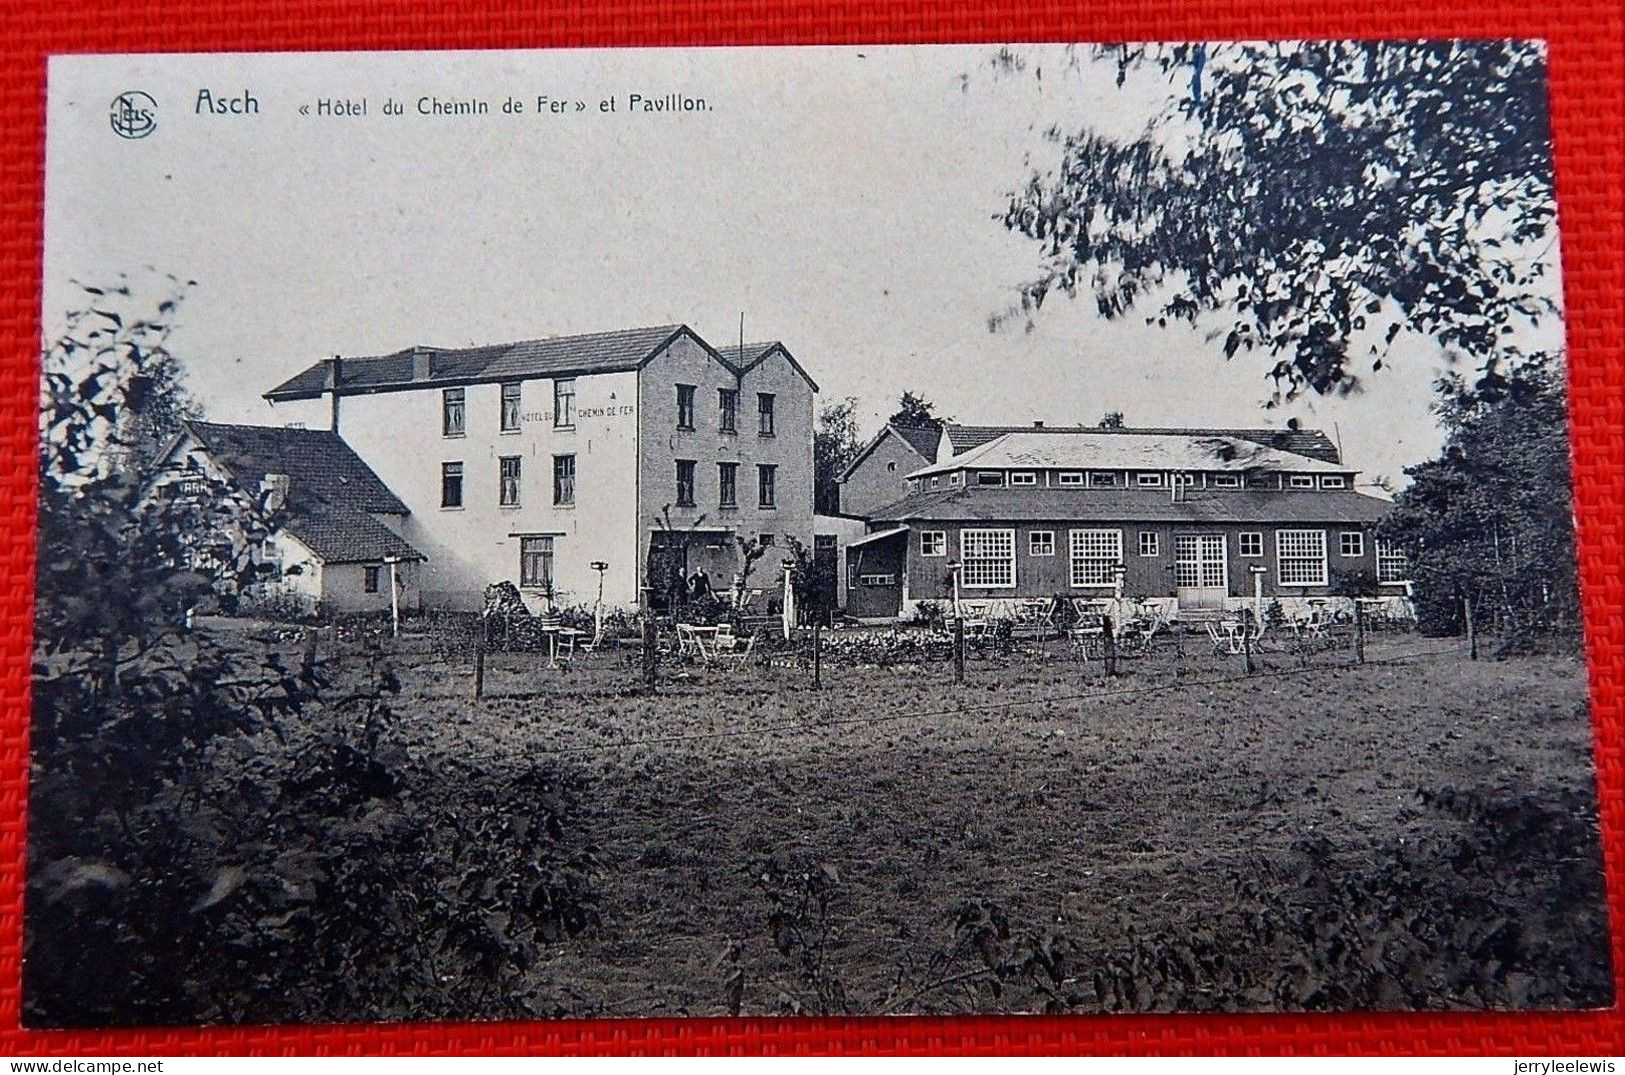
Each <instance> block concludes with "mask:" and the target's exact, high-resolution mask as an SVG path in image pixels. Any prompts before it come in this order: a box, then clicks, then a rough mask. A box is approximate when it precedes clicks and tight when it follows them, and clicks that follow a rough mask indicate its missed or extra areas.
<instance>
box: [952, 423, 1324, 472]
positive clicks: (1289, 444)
mask: <svg viewBox="0 0 1625 1075" xmlns="http://www.w3.org/2000/svg"><path fill="white" fill-rule="evenodd" d="M945 428H946V430H947V433H948V443H949V444H950V445H951V446H952V447H953V451H954V454H955V455H959V454H961V453H963V452H968V451H970V450H971V449H972V448H979V447H981V446H982V445H984V444H986V443H987V442H988V441H990V440H993V439H994V438H995V437H1002V436H1003V435H1004V434H1006V433H1077V432H1085V431H1086V432H1091V433H1106V434H1111V433H1123V434H1133V433H1168V434H1174V435H1179V436H1194V437H1237V438H1240V439H1242V440H1250V441H1252V442H1253V443H1255V444H1262V445H1264V446H1265V447H1268V448H1279V449H1280V450H1281V451H1284V452H1294V453H1296V454H1298V455H1307V456H1309V457H1310V458H1311V459H1319V460H1321V461H1322V462H1326V463H1338V462H1341V459H1340V458H1339V456H1338V452H1337V445H1335V444H1333V443H1332V441H1331V438H1330V437H1328V436H1326V434H1325V433H1324V432H1323V431H1321V430H1319V429H1204V428H1187V427H1176V426H1146V427H1144V428H1132V427H1121V428H1117V429H1087V430H1084V429H1079V428H1069V427H1067V426H1031V425H1026V426H961V425H953V424H949V425H948V426H946V427H945Z"/></svg>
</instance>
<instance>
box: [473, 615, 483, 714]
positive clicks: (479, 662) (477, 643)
mask: <svg viewBox="0 0 1625 1075" xmlns="http://www.w3.org/2000/svg"><path fill="white" fill-rule="evenodd" d="M474 697H475V698H484V697H485V632H484V631H483V630H481V631H479V632H478V633H476V634H475V635H474Z"/></svg>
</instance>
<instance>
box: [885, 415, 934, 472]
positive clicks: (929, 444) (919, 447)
mask: <svg viewBox="0 0 1625 1075" xmlns="http://www.w3.org/2000/svg"><path fill="white" fill-rule="evenodd" d="M892 429H894V430H896V432H897V435H898V436H899V437H902V438H903V439H904V440H906V441H908V446H909V447H910V448H913V449H914V450H915V451H916V452H919V453H920V455H921V456H922V457H924V459H925V461H926V462H928V463H929V462H934V461H935V460H936V458H937V444H938V442H940V441H941V439H942V430H941V429H939V428H938V427H937V426H900V425H898V424H896V423H895V422H894V423H892Z"/></svg>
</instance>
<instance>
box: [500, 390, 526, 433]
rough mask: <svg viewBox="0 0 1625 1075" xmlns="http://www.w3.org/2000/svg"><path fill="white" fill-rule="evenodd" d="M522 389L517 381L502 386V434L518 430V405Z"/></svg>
mask: <svg viewBox="0 0 1625 1075" xmlns="http://www.w3.org/2000/svg"><path fill="white" fill-rule="evenodd" d="M522 392H523V388H522V387H521V385H520V383H519V382H518V381H509V382H508V383H507V384H504V385H503V386H502V432H504V433H512V432H514V431H515V430H517V429H518V428H519V403H520V399H521V393H522Z"/></svg>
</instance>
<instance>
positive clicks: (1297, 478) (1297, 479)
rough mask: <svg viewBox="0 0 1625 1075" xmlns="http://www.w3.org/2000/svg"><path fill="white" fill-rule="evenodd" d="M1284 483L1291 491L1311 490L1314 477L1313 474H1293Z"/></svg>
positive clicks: (1313, 484)
mask: <svg viewBox="0 0 1625 1075" xmlns="http://www.w3.org/2000/svg"><path fill="white" fill-rule="evenodd" d="M1286 483H1287V486H1288V488H1292V489H1313V488H1314V487H1315V477H1314V475H1313V474H1294V475H1292V476H1291V477H1289V478H1287V480H1286Z"/></svg>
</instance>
